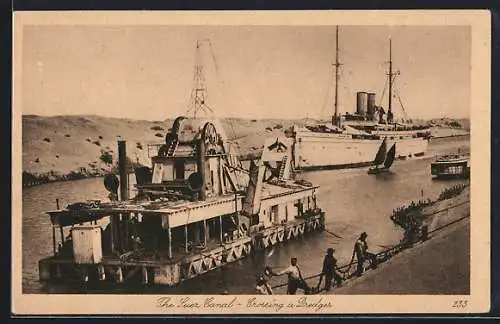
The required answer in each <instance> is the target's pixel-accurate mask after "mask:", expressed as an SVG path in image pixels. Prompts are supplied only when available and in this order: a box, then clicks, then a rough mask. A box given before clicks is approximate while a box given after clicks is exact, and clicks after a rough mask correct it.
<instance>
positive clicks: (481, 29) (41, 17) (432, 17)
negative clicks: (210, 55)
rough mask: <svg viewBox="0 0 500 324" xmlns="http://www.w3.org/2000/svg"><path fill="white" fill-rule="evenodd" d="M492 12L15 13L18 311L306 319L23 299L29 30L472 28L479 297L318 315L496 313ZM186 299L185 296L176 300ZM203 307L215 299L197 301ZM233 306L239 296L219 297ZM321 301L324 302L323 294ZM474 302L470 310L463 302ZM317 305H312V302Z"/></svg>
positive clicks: (358, 304) (360, 305)
mask: <svg viewBox="0 0 500 324" xmlns="http://www.w3.org/2000/svg"><path fill="white" fill-rule="evenodd" d="M490 17H491V16H490V12H489V11H485V10H483V11H479V10H470V11H466V10H460V11H459V10H408V11H307V12H306V11H273V12H270V11H260V12H250V11H238V12H234V11H232V12H221V11H219V12H216V11H209V12H175V11H172V12H159V11H155V12H145V11H134V12H99V11H93V12H55V11H54V12H15V13H14V17H13V23H14V28H13V58H14V60H13V69H14V72H15V73H14V75H13V112H12V116H13V117H12V118H13V120H12V123H13V125H12V131H13V134H12V144H13V148H12V153H13V154H12V237H13V242H12V256H13V258H12V274H13V276H12V305H13V307H12V312H13V313H14V314H17V315H27V314H53V315H56V314H68V315H69V314H82V315H86V314H110V315H111V314H162V315H171V314H196V313H199V314H202V313H205V314H208V313H212V314H227V313H239V314H265V313H268V314H278V313H283V314H293V313H295V314H300V313H304V311H302V310H301V309H296V308H295V309H294V308H286V307H285V308H284V309H282V310H281V311H280V312H277V311H275V310H274V309H267V310H264V311H263V310H256V309H251V308H247V307H246V306H245V303H246V300H247V299H248V298H247V296H237V297H238V299H239V300H240V302H241V304H242V305H241V306H235V307H233V308H231V309H223V308H219V309H217V310H210V309H199V310H190V309H181V308H175V309H172V310H171V311H170V312H167V311H165V310H163V309H160V308H158V307H157V304H156V300H157V298H158V297H159V296H153V295H148V296H137V295H132V296H128V295H23V294H22V288H21V277H22V271H21V268H22V260H21V256H22V250H21V240H20V237H21V235H22V230H21V226H22V224H21V223H22V217H19V216H20V215H21V214H22V206H21V205H22V199H20V197H21V195H22V182H21V173H22V172H21V171H22V170H21V168H22V163H21V158H22V140H21V135H22V132H21V115H22V111H21V109H22V108H21V107H22V90H21V85H22V84H21V78H22V64H21V63H22V61H21V59H20V57H21V55H22V39H23V26H24V25H33V24H36V25H42V24H45V25H76V24H80V25H90V24H91V25H107V24H129V25H130V24H133V25H336V24H339V25H394V26H397V25H469V26H471V35H472V53H471V55H472V60H471V67H472V72H471V78H472V80H471V107H473V108H471V109H473V111H472V113H471V129H472V130H473V131H472V136H471V153H472V156H473V158H472V160H471V163H472V168H473V170H474V171H473V173H472V175H473V176H472V179H471V188H472V193H471V199H472V203H471V212H472V215H473V217H471V265H472V266H471V294H470V295H469V296H433V295H425V296H424V295H422V296H410V295H397V296H387V295H366V296H361V295H358V296H352V295H349V296H347V295H342V296H340V295H338V296H335V295H329V296H322V297H323V300H324V301H326V300H329V301H331V302H332V304H333V307H332V308H326V309H322V310H319V311H313V310H310V311H309V312H310V313H313V312H314V313H316V314H319V313H325V314H326V313H344V314H355V313H480V312H487V311H489V308H490V235H489V234H490V191H489V187H490V186H489V184H490V146H489V143H490V107H491V103H490V98H491V96H490V94H491V85H490V75H491V68H490V66H491V63H490V60H491V58H490V51H491V50H490V49H491V31H490V26H491V22H490V19H491V18H490ZM172 297H173V298H180V297H179V296H172ZM191 297H192V299H193V300H198V301H200V302H201V303H203V300H204V299H205V298H206V297H207V296H191ZM216 297H217V300H218V301H220V302H223V301H227V302H229V301H230V300H232V299H233V298H234V296H216ZM256 297H257V298H258V300H260V301H264V300H267V301H270V302H272V301H273V300H276V301H280V302H283V303H285V305H286V303H288V302H289V301H296V300H297V299H298V298H299V297H300V296H296V297H294V296H281V295H279V296H256ZM315 297H317V298H315V300H317V299H319V297H318V296H315ZM459 299H463V300H467V301H468V306H467V307H466V308H463V309H455V308H452V307H451V305H452V304H453V302H454V301H455V300H459ZM311 300H312V299H311Z"/></svg>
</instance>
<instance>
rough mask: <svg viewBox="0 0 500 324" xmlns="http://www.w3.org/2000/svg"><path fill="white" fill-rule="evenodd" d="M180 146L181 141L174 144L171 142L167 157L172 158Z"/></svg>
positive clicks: (175, 141)
mask: <svg viewBox="0 0 500 324" xmlns="http://www.w3.org/2000/svg"><path fill="white" fill-rule="evenodd" d="M178 145H179V140H177V139H174V140H172V142H170V145H169V147H168V150H167V156H172V155H174V152H175V150H176V149H177V146H178Z"/></svg>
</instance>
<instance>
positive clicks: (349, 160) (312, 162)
mask: <svg viewBox="0 0 500 324" xmlns="http://www.w3.org/2000/svg"><path fill="white" fill-rule="evenodd" d="M382 140H383V139H353V138H352V136H350V135H345V134H322V133H313V132H298V133H296V134H295V146H294V158H295V168H296V169H298V170H317V169H345V168H357V167H364V166H369V165H371V164H372V161H373V159H374V157H375V155H376V154H377V150H378V148H379V146H380V144H381V143H382ZM387 143H388V145H392V144H393V143H396V159H408V158H413V157H415V156H422V155H424V154H425V152H426V150H427V145H428V140H427V139H425V138H398V139H395V138H392V139H391V138H388V140H387Z"/></svg>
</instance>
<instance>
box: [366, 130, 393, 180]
mask: <svg viewBox="0 0 500 324" xmlns="http://www.w3.org/2000/svg"><path fill="white" fill-rule="evenodd" d="M395 157H396V143H394V144H392V146H391V148H390V149H389V151H387V141H386V138H384V140H383V141H382V143H381V144H380V147H379V148H378V151H377V155H375V159H374V160H373V162H372V165H373V166H372V167H371V168H370V169H368V174H378V173H382V172H387V171H389V168H390V167H391V166H392V163H393V162H394V158H395Z"/></svg>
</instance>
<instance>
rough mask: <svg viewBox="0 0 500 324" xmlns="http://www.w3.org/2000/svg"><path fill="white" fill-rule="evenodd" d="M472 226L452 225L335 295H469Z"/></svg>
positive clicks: (466, 222) (339, 290)
mask: <svg viewBox="0 0 500 324" xmlns="http://www.w3.org/2000/svg"><path fill="white" fill-rule="evenodd" d="M469 234H470V224H469V221H468V219H466V220H464V221H462V222H459V223H457V224H455V225H451V226H450V227H448V228H446V229H445V230H443V231H442V232H440V233H438V234H436V236H435V237H433V238H432V239H430V240H429V241H426V242H424V243H422V244H420V245H417V246H415V247H414V248H412V249H409V250H405V251H403V252H401V253H400V254H398V255H396V256H395V257H393V258H392V259H391V260H389V261H387V262H386V263H383V264H381V265H380V266H379V267H378V268H377V269H376V270H372V271H369V272H367V273H365V274H364V275H363V276H362V277H360V278H356V279H354V280H352V281H350V282H347V283H346V284H345V285H344V286H343V287H340V288H337V289H334V290H333V291H332V294H464V295H466V294H469V290H470V243H469V242H470V240H469V237H470V236H469Z"/></svg>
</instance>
